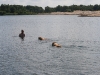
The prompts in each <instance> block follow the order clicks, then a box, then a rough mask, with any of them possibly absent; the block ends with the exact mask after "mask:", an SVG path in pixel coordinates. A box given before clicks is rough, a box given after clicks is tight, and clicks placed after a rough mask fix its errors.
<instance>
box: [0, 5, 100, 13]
mask: <svg viewBox="0 0 100 75" xmlns="http://www.w3.org/2000/svg"><path fill="white" fill-rule="evenodd" d="M75 10H81V11H98V10H100V5H98V4H95V5H71V6H61V5H58V6H56V7H49V6H46V7H45V8H44V9H43V8H42V7H39V6H31V5H27V6H23V5H9V4H1V6H0V15H34V14H38V13H51V12H73V11H75Z"/></svg>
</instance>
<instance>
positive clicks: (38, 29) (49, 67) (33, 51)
mask: <svg viewBox="0 0 100 75" xmlns="http://www.w3.org/2000/svg"><path fill="white" fill-rule="evenodd" d="M21 29H23V30H24V32H25V35H26V37H25V38H24V40H22V39H20V38H19V37H18V35H19V33H20V31H21ZM99 32H100V18H99V17H78V16H77V15H23V16H0V75H99V74H100V72H99V69H100V64H99V62H100V57H99V56H100V33H99ZM39 36H42V37H45V38H47V40H44V41H39V40H38V37H39ZM54 41H55V42H58V43H59V44H61V45H62V47H61V48H56V47H52V42H54Z"/></svg>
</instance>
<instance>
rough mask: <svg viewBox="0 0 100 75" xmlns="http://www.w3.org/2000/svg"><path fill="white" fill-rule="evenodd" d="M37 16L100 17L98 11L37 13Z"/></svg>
mask: <svg viewBox="0 0 100 75" xmlns="http://www.w3.org/2000/svg"><path fill="white" fill-rule="evenodd" d="M38 15H79V17H100V11H80V10H78V11H73V12H51V13H39V14H38Z"/></svg>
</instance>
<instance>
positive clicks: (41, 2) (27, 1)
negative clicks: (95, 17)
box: [0, 0, 100, 8]
mask: <svg viewBox="0 0 100 75" xmlns="http://www.w3.org/2000/svg"><path fill="white" fill-rule="evenodd" d="M1 4H10V5H24V6H26V5H32V6H40V7H43V8H45V7H46V6H49V7H56V6H58V5H61V6H64V5H65V6H70V5H73V4H74V5H80V4H83V5H90V4H91V5H95V4H100V0H0V5H1Z"/></svg>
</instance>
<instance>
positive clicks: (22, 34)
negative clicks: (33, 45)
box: [19, 30, 25, 39]
mask: <svg viewBox="0 0 100 75" xmlns="http://www.w3.org/2000/svg"><path fill="white" fill-rule="evenodd" d="M19 37H21V38H22V39H23V38H24V37H25V34H24V30H21V33H20V34H19Z"/></svg>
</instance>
